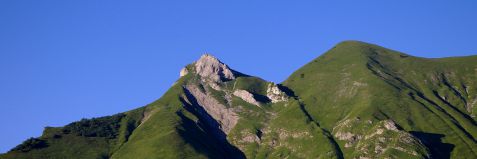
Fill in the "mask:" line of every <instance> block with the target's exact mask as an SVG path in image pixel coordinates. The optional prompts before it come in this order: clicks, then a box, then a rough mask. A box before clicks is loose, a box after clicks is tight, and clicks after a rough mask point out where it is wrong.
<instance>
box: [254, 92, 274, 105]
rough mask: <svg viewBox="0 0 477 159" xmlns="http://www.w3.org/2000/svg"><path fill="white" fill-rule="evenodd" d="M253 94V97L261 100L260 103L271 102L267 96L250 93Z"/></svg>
mask: <svg viewBox="0 0 477 159" xmlns="http://www.w3.org/2000/svg"><path fill="white" fill-rule="evenodd" d="M252 94H253V98H255V100H257V101H259V102H261V103H269V102H271V100H270V98H268V97H267V96H264V95H261V94H257V93H252Z"/></svg>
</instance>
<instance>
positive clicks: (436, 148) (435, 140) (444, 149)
mask: <svg viewBox="0 0 477 159" xmlns="http://www.w3.org/2000/svg"><path fill="white" fill-rule="evenodd" d="M409 133H411V134H412V135H413V136H415V137H417V138H418V139H419V140H421V142H422V143H423V144H424V145H425V146H426V147H427V148H429V151H430V153H431V156H430V157H431V158H433V159H448V158H450V155H451V152H452V150H453V149H454V147H455V146H454V145H453V144H449V143H443V142H442V139H441V138H443V137H444V136H445V135H442V134H433V133H425V132H420V131H410V132H409Z"/></svg>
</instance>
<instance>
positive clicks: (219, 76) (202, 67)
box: [195, 54, 235, 82]
mask: <svg viewBox="0 0 477 159" xmlns="http://www.w3.org/2000/svg"><path fill="white" fill-rule="evenodd" d="M195 71H196V73H197V74H198V75H200V76H201V77H202V78H204V79H210V80H212V81H213V82H223V81H224V80H232V79H235V75H234V73H233V71H232V70H231V69H230V68H229V67H228V66H227V65H225V64H224V63H222V62H220V61H219V60H218V59H217V58H215V57H214V56H212V55H209V54H205V55H202V56H201V57H200V59H199V60H198V61H197V62H195Z"/></svg>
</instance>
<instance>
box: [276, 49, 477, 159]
mask: <svg viewBox="0 0 477 159" xmlns="http://www.w3.org/2000/svg"><path fill="white" fill-rule="evenodd" d="M476 82H477V56H471V57H459V58H443V59H425V58H418V57H413V56H410V55H407V54H404V53H400V52H396V51H393V50H389V49H386V48H382V47H379V46H376V45H372V44H367V43H362V42H357V41H347V42H342V43H340V44H338V45H337V46H335V47H334V48H332V49H331V50H329V51H328V52H326V53H325V54H324V55H322V56H320V57H318V58H317V59H315V60H313V61H312V62H310V63H308V64H306V65H305V66H303V67H302V68H300V69H299V70H297V71H296V72H295V73H293V74H292V75H291V76H290V77H289V78H288V79H287V80H286V81H285V82H284V85H285V86H287V87H289V88H290V89H292V90H294V93H295V94H296V95H297V96H299V97H300V98H301V100H302V101H303V102H304V104H305V108H306V109H307V110H308V112H309V113H310V115H311V116H313V117H314V118H316V119H317V120H319V121H320V122H321V123H322V125H323V127H324V128H326V129H328V130H331V131H332V132H333V134H334V136H335V138H337V139H338V140H340V142H339V143H340V147H341V148H342V150H343V151H344V152H345V154H350V155H351V154H353V155H352V156H355V155H354V154H358V153H361V152H362V150H361V146H362V145H363V144H370V145H374V146H377V145H378V143H381V142H378V141H373V142H371V143H368V141H366V140H367V135H369V134H370V133H371V132H369V128H370V127H374V126H376V123H379V121H383V120H391V121H393V122H395V123H396V125H397V126H398V127H400V128H401V129H403V130H404V131H407V132H409V133H410V134H412V135H413V136H415V137H417V138H419V139H420V140H421V141H422V142H423V144H425V145H426V146H427V147H428V149H429V151H430V152H431V153H432V157H443V158H448V157H449V155H450V156H451V157H452V158H463V156H465V157H467V158H476V157H477V144H476V140H475V137H476V136H477V127H476V124H475V114H474V113H475V109H476V107H477V106H476V105H477V104H476V101H477V89H476ZM343 125H347V126H343ZM391 140H392V139H391ZM384 141H385V142H382V143H386V142H387V141H386V140H384ZM381 148H382V150H380V151H375V152H370V153H372V154H373V153H374V154H373V155H376V154H385V153H386V151H391V150H392V151H396V148H397V147H394V149H388V148H383V147H381ZM397 149H398V150H397V151H399V149H400V148H397ZM373 150H374V149H373ZM378 152H379V153H378ZM464 154H465V155H464ZM364 156H367V155H364ZM345 157H347V156H346V155H345Z"/></svg>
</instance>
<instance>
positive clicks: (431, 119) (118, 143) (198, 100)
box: [0, 41, 477, 159]
mask: <svg viewBox="0 0 477 159" xmlns="http://www.w3.org/2000/svg"><path fill="white" fill-rule="evenodd" d="M209 60H210V59H209ZM209 62H210V61H209ZM186 68H187V70H188V72H189V73H188V74H186V75H184V76H183V77H181V78H180V79H179V80H178V81H176V83H175V84H174V85H173V86H172V87H171V88H170V89H169V90H168V91H167V92H166V93H165V94H164V95H163V96H162V97H161V98H160V99H158V100H156V101H154V102H152V103H151V104H149V105H147V106H144V107H141V108H138V109H135V110H132V111H128V112H125V113H120V114H116V115H113V116H107V117H101V118H93V119H84V120H81V121H78V122H74V123H71V124H68V125H66V126H64V127H57V128H46V129H45V131H44V133H43V135H42V136H41V137H38V138H32V139H29V140H27V141H25V142H24V143H23V144H21V145H19V146H17V147H16V148H14V149H13V150H12V151H10V152H8V153H6V154H1V155H0V159H10V158H26V159H30V158H113V159H129V158H137V159H141V158H257V159H264V158H338V159H340V158H360V157H367V158H416V159H422V158H477V142H476V139H475V138H476V137H477V127H476V121H475V115H476V114H475V113H477V110H476V109H477V56H469V57H455V58H441V59H425V58H419V57H413V56H410V55H406V54H404V53H400V52H396V51H393V50H389V49H386V48H383V47H379V46H376V45H372V44H367V43H363V42H358V41H347V42H342V43H340V44H338V45H336V46H335V47H334V48H332V49H331V50H329V51H328V52H326V53H325V54H324V55H322V56H320V57H318V58H316V59H314V60H313V61H312V62H310V63H308V64H306V65H305V66H303V67H302V68H300V69H299V70H297V71H296V72H295V73H293V74H292V75H291V76H290V77H289V78H288V79H287V80H286V81H284V82H283V83H282V84H281V85H278V86H277V87H278V88H280V89H281V90H282V91H284V92H286V93H284V94H286V95H285V96H284V98H285V100H281V101H278V102H272V100H271V99H270V98H269V97H268V96H269V93H270V92H269V91H270V90H271V89H270V88H271V86H275V84H273V83H271V82H267V81H265V80H263V79H261V78H258V77H253V76H248V75H245V74H241V73H239V72H235V73H236V74H235V76H236V77H235V78H234V79H228V80H224V81H220V82H211V79H208V78H206V77H201V76H200V75H199V74H198V73H197V70H195V67H194V64H191V65H188V66H187V67H186ZM204 68H205V67H204ZM216 68H217V67H216ZM219 74H220V73H219ZM237 91H242V92H243V91H245V92H247V93H249V95H251V96H253V99H252V100H256V101H255V102H250V101H247V100H251V99H244V97H240V96H238V95H235V93H236V92H237ZM204 103H205V104H208V106H205V105H204ZM206 107H207V108H206ZM214 113H215V114H214ZM217 113H218V115H217ZM235 121H236V123H235ZM228 126H233V127H231V128H230V129H229V127H228Z"/></svg>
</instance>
